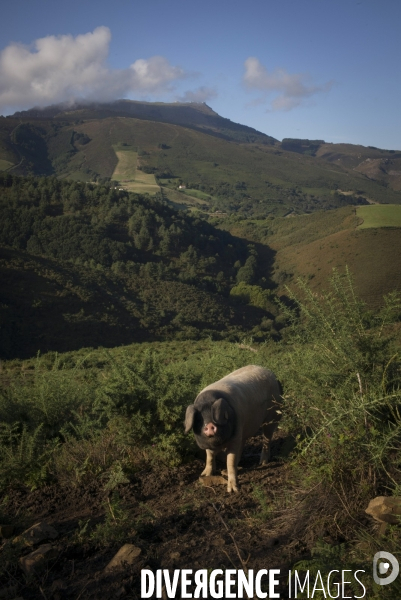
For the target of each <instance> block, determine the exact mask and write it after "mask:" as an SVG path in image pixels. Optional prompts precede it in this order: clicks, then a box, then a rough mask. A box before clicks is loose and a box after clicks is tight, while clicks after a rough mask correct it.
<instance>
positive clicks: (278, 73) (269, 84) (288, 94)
mask: <svg viewBox="0 0 401 600" xmlns="http://www.w3.org/2000/svg"><path fill="white" fill-rule="evenodd" d="M243 83H244V85H245V87H246V88H247V89H248V90H250V91H254V90H257V91H262V92H265V94H264V96H263V97H262V98H257V99H256V100H255V101H254V103H256V104H261V103H262V102H267V96H268V95H270V94H274V93H275V94H277V95H276V97H275V98H274V99H273V101H272V103H271V106H272V108H273V110H291V109H292V108H295V107H296V106H299V105H300V104H302V103H303V102H304V100H305V99H306V98H310V97H311V96H314V95H315V94H318V93H320V92H328V91H329V90H330V89H331V87H332V85H333V82H332V81H329V82H327V83H325V84H324V85H323V86H317V85H313V84H312V82H311V77H310V75H308V74H307V73H294V74H290V73H287V71H286V70H285V69H276V70H275V71H273V72H269V71H268V70H267V69H266V67H265V66H264V65H262V64H261V62H260V61H259V60H258V59H257V58H256V57H253V56H250V57H249V58H247V60H246V61H245V73H244V77H243Z"/></svg>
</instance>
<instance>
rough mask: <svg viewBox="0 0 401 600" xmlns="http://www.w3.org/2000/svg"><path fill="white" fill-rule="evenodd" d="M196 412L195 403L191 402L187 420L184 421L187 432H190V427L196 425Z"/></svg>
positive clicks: (186, 416)
mask: <svg viewBox="0 0 401 600" xmlns="http://www.w3.org/2000/svg"><path fill="white" fill-rule="evenodd" d="M195 414H196V408H195V405H194V404H190V405H189V406H188V408H187V412H186V413H185V421H184V425H185V433H188V431H189V430H190V429H192V427H193V426H194V422H195Z"/></svg>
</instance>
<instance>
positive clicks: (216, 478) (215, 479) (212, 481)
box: [199, 475, 227, 486]
mask: <svg viewBox="0 0 401 600" xmlns="http://www.w3.org/2000/svg"><path fill="white" fill-rule="evenodd" d="M199 481H200V483H201V484H202V485H206V486H213V485H227V479H224V477H221V475H208V476H205V477H199Z"/></svg>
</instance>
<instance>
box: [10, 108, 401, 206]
mask: <svg viewBox="0 0 401 600" xmlns="http://www.w3.org/2000/svg"><path fill="white" fill-rule="evenodd" d="M124 151H125V152H131V153H132V156H134V153H136V155H137V164H136V165H135V168H138V169H139V170H142V172H143V174H144V175H149V176H152V177H154V178H155V180H156V185H158V186H160V188H161V192H162V194H163V197H164V198H165V199H166V200H169V201H170V202H172V203H174V205H175V206H178V207H184V208H186V207H188V208H191V209H194V208H201V209H202V210H204V211H205V212H209V213H211V212H216V211H222V212H225V213H229V214H232V213H235V214H239V215H241V216H248V217H249V216H253V217H265V216H267V215H269V214H275V215H278V216H285V215H286V214H290V213H291V214H302V213H305V212H313V211H315V210H320V209H333V208H339V207H341V206H346V205H350V204H351V205H355V204H368V203H369V202H378V203H391V204H399V203H400V200H401V193H400V191H399V190H400V187H399V186H398V183H397V182H398V176H399V171H398V169H400V173H401V166H400V165H401V163H400V164H399V160H401V159H399V158H398V156H399V155H400V156H401V153H395V152H391V151H382V150H378V149H372V148H364V147H362V146H361V147H360V146H349V145H344V144H342V145H341V144H325V143H324V142H323V140H288V139H287V140H283V142H282V143H281V144H280V143H279V142H277V140H274V139H273V138H271V137H269V136H266V135H265V134H262V133H260V132H257V131H256V130H253V129H251V128H249V127H245V126H243V125H239V124H237V123H232V122H231V121H229V120H228V119H224V118H223V117H220V116H219V115H217V114H216V113H215V112H214V111H212V110H211V109H210V108H209V107H207V106H206V105H203V104H195V103H193V104H192V103H191V104H179V103H176V104H170V105H169V104H162V103H140V102H132V101H118V102H115V103H110V104H96V105H82V106H74V107H70V108H69V109H66V107H62V106H58V107H50V108H48V109H43V110H38V109H35V110H31V111H25V112H21V113H16V114H15V115H14V116H12V117H7V118H0V167H1V168H3V169H4V170H6V171H7V172H11V173H15V174H29V173H32V174H37V175H52V174H53V175H56V176H57V177H60V178H69V179H75V180H79V181H100V182H102V181H103V182H105V181H106V180H110V179H111V178H112V177H116V169H117V167H118V164H119V160H120V158H121V156H120V158H119V155H118V153H120V155H121V152H124ZM378 160H379V161H381V162H380V165H379V166H380V169H379V171H380V176H378V175H377V174H375V173H373V171H372V172H371V171H369V172H367V171H366V167H365V166H364V165H365V164H368V165H371V164H376V163H375V162H374V161H376V162H377V161H378ZM372 161H373V163H372ZM383 161H384V162H386V161H387V162H386V169H387V170H386V173H384V171H383V169H384V167H383V165H382V163H383ZM383 164H384V163H383ZM10 165H11V166H10ZM365 171H366V172H365ZM117 172H118V169H117ZM124 179H126V178H124V177H123V176H121V177H119V178H118V179H117V180H116V181H117V184H118V186H119V187H127V188H128V187H129V186H128V185H126V183H127V182H126V181H124ZM138 182H139V181H138ZM141 183H142V184H143V182H141ZM145 183H146V182H145ZM152 185H153V186H155V183H153V184H152ZM180 185H181V186H182V187H181V190H184V193H181V192H179V189H178V188H179V186H180ZM156 190H157V188H156V187H153V188H149V192H150V193H155V191H156ZM142 191H145V190H144V189H142Z"/></svg>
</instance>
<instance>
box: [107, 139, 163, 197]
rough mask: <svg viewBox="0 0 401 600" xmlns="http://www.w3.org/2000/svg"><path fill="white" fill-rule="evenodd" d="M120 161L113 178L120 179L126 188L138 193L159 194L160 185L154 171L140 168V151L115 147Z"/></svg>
mask: <svg viewBox="0 0 401 600" xmlns="http://www.w3.org/2000/svg"><path fill="white" fill-rule="evenodd" d="M114 151H115V153H116V156H117V158H118V163H117V166H116V168H115V169H114V172H113V175H112V179H114V180H115V181H118V182H119V183H120V184H121V186H122V187H124V189H126V190H128V191H129V192H134V193H136V194H157V192H159V191H160V187H159V186H158V185H157V183H156V179H155V176H154V175H153V173H144V172H143V171H140V170H139V169H138V152H134V151H133V150H118V149H117V147H114Z"/></svg>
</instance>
